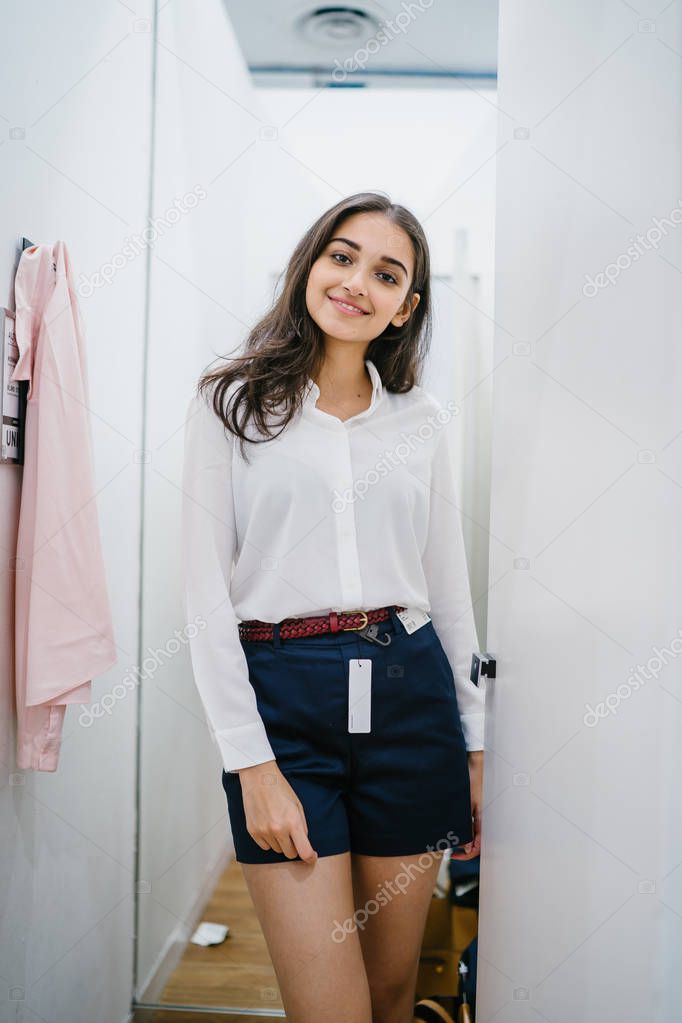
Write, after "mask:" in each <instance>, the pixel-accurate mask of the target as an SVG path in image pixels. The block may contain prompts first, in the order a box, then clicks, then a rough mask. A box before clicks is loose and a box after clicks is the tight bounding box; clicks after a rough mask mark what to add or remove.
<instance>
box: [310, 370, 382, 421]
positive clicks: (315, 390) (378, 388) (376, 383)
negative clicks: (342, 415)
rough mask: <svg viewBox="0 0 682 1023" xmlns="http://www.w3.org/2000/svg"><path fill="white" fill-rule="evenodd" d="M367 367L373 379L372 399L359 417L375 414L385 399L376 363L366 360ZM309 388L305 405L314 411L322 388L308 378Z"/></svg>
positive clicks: (359, 413) (354, 417)
mask: <svg viewBox="0 0 682 1023" xmlns="http://www.w3.org/2000/svg"><path fill="white" fill-rule="evenodd" d="M365 366H366V367H367V372H368V373H369V375H370V377H371V379H372V399H371V401H370V404H369V407H368V408H366V409H365V410H364V412H358V416H366V415H367V416H368V415H369V414H370V412H373V411H374V409H375V407H376V406H377V405H378V403H379V402H380V401H381V399H382V397H383V394H384V387H383V384H382V382H381V376H380V375H379V370H378V369H377V368H376V366H375V365H374V363H373V362H372V360H371V359H365ZM307 387H308V390H307V392H306V395H305V398H304V404H306V405H310V406H311V408H313V409H314V408H315V402H316V401H317V399H318V398H319V397H320V388H319V387H318V386H317V384H316V383H315V381H314V380H313V379H312V377H308V384H307ZM318 411H320V410H319V409H318ZM352 418H353V419H356V418H357V417H356V416H353V417H352Z"/></svg>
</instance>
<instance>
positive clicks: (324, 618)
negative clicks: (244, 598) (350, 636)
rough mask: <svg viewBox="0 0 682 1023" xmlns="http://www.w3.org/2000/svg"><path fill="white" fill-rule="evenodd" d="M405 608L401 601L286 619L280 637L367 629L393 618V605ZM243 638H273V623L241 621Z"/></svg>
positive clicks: (240, 633)
mask: <svg viewBox="0 0 682 1023" xmlns="http://www.w3.org/2000/svg"><path fill="white" fill-rule="evenodd" d="M391 607H393V609H394V610H395V611H404V610H405V608H404V607H402V606H401V605H400V604H391V605H387V606H386V607H376V608H372V610H371V611H330V612H329V614H326V615H314V616H313V617H312V618H284V619H282V621H281V622H280V623H279V626H280V628H279V636H280V639H297V638H298V637H300V636H321V635H322V634H323V633H325V632H350V631H356V630H358V629H364V628H365V626H367V625H370V624H371V623H372V622H383V621H385V619H386V618H390V617H391V612H390V608H391ZM239 638H240V639H248V640H253V639H273V638H274V629H273V623H272V622H261V621H259V620H258V618H250V619H249V620H248V621H246V622H240V623H239Z"/></svg>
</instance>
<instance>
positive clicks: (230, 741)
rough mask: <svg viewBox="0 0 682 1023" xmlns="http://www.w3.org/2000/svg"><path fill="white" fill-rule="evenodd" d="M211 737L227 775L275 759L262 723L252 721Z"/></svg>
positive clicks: (215, 733)
mask: <svg viewBox="0 0 682 1023" xmlns="http://www.w3.org/2000/svg"><path fill="white" fill-rule="evenodd" d="M213 736H214V739H215V742H216V744H217V746H218V749H219V750H220V756H221V758H222V761H223V767H224V768H225V771H226V772H228V773H230V772H234V771H239V770H240V769H241V768H242V767H255V765H256V764H264V763H265V762H266V760H274V759H275V754H274V753H273V751H272V746H271V745H270V741H269V739H268V735H267V732H266V731H265V725H264V724H263V722H262V721H252V722H249V724H247V725H238V726H237V727H236V728H223V729H222V730H221V731H219V732H213Z"/></svg>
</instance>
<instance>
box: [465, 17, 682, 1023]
mask: <svg viewBox="0 0 682 1023" xmlns="http://www.w3.org/2000/svg"><path fill="white" fill-rule="evenodd" d="M640 7H641V5H640ZM501 13H502V17H501V33H500V69H499V81H498V85H499V103H500V109H501V110H502V111H504V116H503V117H501V119H500V131H499V146H500V155H499V165H498V203H497V238H496V260H497V262H496V268H497V293H496V304H495V319H496V324H497V327H496V335H495V353H494V354H495V358H494V361H495V366H496V369H495V372H494V392H493V393H494V428H493V437H494V447H493V484H492V515H491V571H490V585H491V589H490V603H489V646H490V648H491V650H492V652H493V653H495V654H496V656H497V662H498V678H497V679H496V681H495V682H494V683H493V684H492V685H490V686H488V722H487V724H486V747H487V751H486V772H485V792H484V796H485V800H484V801H485V804H486V808H485V811H484V837H483V853H482V877H481V916H480V935H479V953H480V958H479V971H478V1004H477V1015H478V1016H480V1018H481V1019H483V1020H487V1019H491V1018H492V1017H493V1016H494V1018H495V1020H496V1023H507V1021H514V1023H517V1021H519V1020H531V1019H532V1020H537V1019H550V1020H552V1023H573V1021H575V1020H577V1019H580V1020H581V1021H584V1023H598V1021H602V1020H619V1021H623V1023H625V1021H628V1023H629V1021H635V1020H639V1019H647V1020H652V1021H660V1023H669V1021H670V1020H673V1019H677V1018H679V1015H680V1011H679V1005H680V1001H681V999H682V973H681V972H680V969H679V961H680V948H681V947H682V945H681V943H682V868H681V867H680V860H681V859H682V854H681V846H682V843H681V838H682V834H681V819H682V818H681V815H680V812H679V786H678V779H679V775H680V743H679V734H680V725H681V724H682V714H681V709H680V708H681V697H682V690H681V689H680V669H679V664H677V663H676V658H677V656H678V654H677V653H675V651H674V649H673V650H672V651H671V650H670V649H669V650H668V652H667V653H665V652H664V653H663V655H662V661H663V663H662V664H660V665H659V666H658V668H657V667H656V665H655V664H654V665H652V667H651V670H649V669H646V668H645V671H646V676H642V678H641V682H637V681H636V680H635V679H634V678H633V672H634V671H635V669H636V666H637V665H645V666H646V665H647V663H648V662H649V661H650V659H651V658H652V657H653V658H655V657H656V656H657V651H659V652H660V650H661V649H662V648H665V647H668V648H670V644H671V642H672V641H673V640H676V641H677V643H676V646H677V648H678V651H679V648H680V636H681V635H682V634H681V633H680V632H679V630H680V626H681V625H682V572H680V563H681V553H682V549H681V548H682V530H681V529H680V523H681V522H682V464H681V456H682V434H681V433H680V395H681V394H682V359H681V357H680V351H681V349H680V328H681V327H682V289H681V288H680V271H681V270H682V225H680V218H679V216H678V217H677V218H676V223H675V222H672V223H671V222H669V223H668V225H667V227H666V228H665V232H666V233H665V234H664V235H663V236H662V238H661V241H660V244H659V245H658V246H657V247H656V248H654V247H653V246H652V244H651V243H650V240H649V244H648V249H645V248H644V247H642V250H641V256H640V257H639V258H637V259H633V258H632V254H630V255H628V249H629V246H630V245H631V240H632V239H633V238H634V236H635V235H637V234H641V235H643V236H646V234H647V232H648V231H649V229H650V228H651V227H652V226H653V218H661V219H662V218H665V217H669V216H670V214H671V213H672V211H677V214H678V215H679V214H680V209H681V207H680V201H681V200H680V180H681V177H682V175H681V171H682V151H681V148H682V147H681V145H680V134H679V123H680V116H681V115H682V109H681V107H682V62H681V61H680V53H681V52H682V31H681V30H682V12H681V10H680V7H679V6H678V5H669V6H667V7H664V8H663V11H662V14H661V16H660V19H659V20H658V21H657V22H656V25H655V31H648V30H647V26H646V25H641V24H640V21H641V19H642V18H645V17H646V11H644V12H643V13H641V14H637V13H636V12H635V11H634V9H633V8H632V7H631V6H630V5H627V4H625V5H624V4H619V3H610V2H594V0H591V2H589V3H588V2H587V0H580V2H577V3H574V4H571V5H565V4H563V5H562V4H561V3H559V2H555V3H552V4H537V3H532V4H517V3H513V2H508V0H502V12H501ZM517 129H527V130H528V131H529V132H530V134H529V136H525V135H524V133H523V131H521V132H518V131H517ZM515 131H516V132H517V134H516V135H515ZM646 240H647V239H645V241H646ZM619 260H620V266H621V269H620V271H619V272H617V273H616V275H615V277H614V283H612V284H610V285H608V286H606V287H603V288H599V287H597V288H595V289H594V294H592V293H591V292H590V291H589V289H588V292H587V293H585V292H584V291H583V287H584V284H585V282H586V275H593V276H594V275H597V274H599V273H600V272H601V271H602V270H603V269H604V268H606V267H607V266H608V264H616V263H617V262H618V261H619ZM519 343H521V344H522V345H527V346H528V347H527V348H524V347H520V348H519V347H516V348H515V345H518V344H519ZM520 559H527V561H524V560H520ZM587 705H589V706H590V707H591V708H592V709H595V708H598V707H599V706H600V705H603V706H604V707H608V708H609V710H608V711H606V713H605V715H604V716H603V717H596V718H593V717H591V716H590V715H589V714H588V713H587V712H588V707H587ZM586 714H587V717H586Z"/></svg>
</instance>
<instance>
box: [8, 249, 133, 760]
mask: <svg viewBox="0 0 682 1023" xmlns="http://www.w3.org/2000/svg"><path fill="white" fill-rule="evenodd" d="M14 294H15V308H16V339H17V345H18V348H19V360H18V362H17V365H16V367H15V370H14V373H13V375H12V380H28V381H29V390H28V400H27V409H26V427H25V430H26V432H25V436H24V469H23V480H22V488H21V508H20V512H19V530H18V538H17V561H16V594H15V601H16V603H15V666H16V704H17V766H18V767H20V768H28V769H33V770H36V771H56V769H57V764H58V760H59V751H60V746H61V736H62V725H63V722H64V715H65V713H66V707H67V705H68V704H69V703H88V702H89V701H90V697H91V680H92V678H93V677H94V676H96V675H99V674H101V673H103V672H105V671H107V670H108V669H109V668H111V667H112V666H113V665H114V664H115V663H116V660H117V656H116V649H115V644H114V636H113V627H112V620H111V609H110V605H109V598H108V594H107V588H106V577H105V571H104V559H103V557H102V548H101V538H100V531H99V520H98V516H97V506H96V501H95V496H96V495H95V480H94V470H93V459H92V437H91V432H90V420H89V406H88V384H87V369H86V357H85V344H84V336H83V329H82V322H81V318H80V312H79V309H78V303H77V296H76V290H75V285H74V281H73V274H72V270H71V265H70V260H69V255H68V252H67V249H66V245H65V244H64V242H61V241H58V242H55V244H54V245H49V244H45V245H34V246H32V247H31V248H29V249H25V250H24V252H23V253H22V255H21V259H20V262H19V267H18V269H17V274H16V278H15V285H14Z"/></svg>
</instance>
